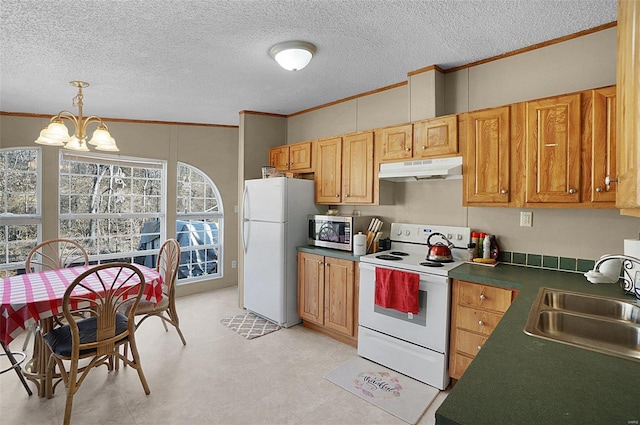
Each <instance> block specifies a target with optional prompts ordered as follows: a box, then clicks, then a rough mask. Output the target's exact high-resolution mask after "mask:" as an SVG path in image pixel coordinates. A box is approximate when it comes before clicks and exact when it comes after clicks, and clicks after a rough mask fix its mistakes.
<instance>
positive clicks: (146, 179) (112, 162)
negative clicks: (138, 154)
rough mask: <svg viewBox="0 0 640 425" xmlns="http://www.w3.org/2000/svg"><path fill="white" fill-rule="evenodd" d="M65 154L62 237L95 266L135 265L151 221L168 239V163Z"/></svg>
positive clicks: (63, 158)
mask: <svg viewBox="0 0 640 425" xmlns="http://www.w3.org/2000/svg"><path fill="white" fill-rule="evenodd" d="M60 155H61V157H60V184H59V187H60V195H59V196H60V214H59V225H60V228H59V235H60V237H61V238H68V239H73V240H76V241H78V242H80V243H81V244H82V245H83V246H84V247H85V249H86V250H87V253H88V254H89V257H90V260H91V262H92V263H93V262H98V263H102V262H109V261H126V262H132V261H133V260H134V259H135V257H138V256H139V255H140V251H139V249H142V250H145V247H146V245H144V244H143V243H142V242H143V240H142V234H143V229H144V226H145V223H146V222H149V221H155V222H157V223H158V226H159V229H162V231H159V233H162V234H163V235H164V220H165V218H164V212H165V205H166V201H165V193H166V191H165V190H164V189H165V168H166V166H165V163H164V162H162V161H151V160H141V159H126V158H121V157H111V156H107V155H104V156H102V155H101V156H98V155H95V156H89V155H87V156H84V155H82V154H77V153H66V152H61V154H60ZM162 239H163V240H164V238H162ZM150 250H152V251H153V249H152V248H150ZM155 252H157V249H156V250H155ZM153 266H155V263H154V264H153Z"/></svg>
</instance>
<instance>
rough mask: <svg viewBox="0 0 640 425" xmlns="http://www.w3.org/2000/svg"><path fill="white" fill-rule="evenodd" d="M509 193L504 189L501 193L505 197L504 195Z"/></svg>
mask: <svg viewBox="0 0 640 425" xmlns="http://www.w3.org/2000/svg"><path fill="white" fill-rule="evenodd" d="M507 192H508V190H507V189H502V190H501V191H500V193H502V194H503V195H504V194H506V193H507Z"/></svg>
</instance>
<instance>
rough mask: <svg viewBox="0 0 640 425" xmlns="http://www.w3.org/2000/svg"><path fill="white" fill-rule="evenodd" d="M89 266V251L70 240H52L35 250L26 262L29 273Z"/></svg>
mask: <svg viewBox="0 0 640 425" xmlns="http://www.w3.org/2000/svg"><path fill="white" fill-rule="evenodd" d="M87 264H89V256H88V255H87V251H85V249H84V248H83V247H82V245H80V244H79V243H78V242H76V241H72V240H70V239H50V240H48V241H44V242H42V243H40V244H38V245H37V246H36V247H35V248H33V249H32V250H31V251H30V252H29V254H27V259H26V260H25V270H26V271H27V273H31V272H39V271H42V270H55V269H64V268H67V267H72V266H86V265H87Z"/></svg>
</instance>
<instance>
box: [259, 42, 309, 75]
mask: <svg viewBox="0 0 640 425" xmlns="http://www.w3.org/2000/svg"><path fill="white" fill-rule="evenodd" d="M315 53H316V46H314V45H313V44H311V43H309V42H306V41H299V40H296V41H285V42H284V43H279V44H276V45H275V46H273V47H272V48H271V49H269V56H271V57H272V58H274V59H275V60H276V62H278V64H279V65H280V66H281V67H283V68H284V69H286V70H288V71H299V70H301V69H302V68H304V67H305V66H307V65H308V64H309V61H311V58H312V57H313V55H314V54H315Z"/></svg>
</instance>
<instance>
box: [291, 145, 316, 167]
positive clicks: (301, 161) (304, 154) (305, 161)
mask: <svg viewBox="0 0 640 425" xmlns="http://www.w3.org/2000/svg"><path fill="white" fill-rule="evenodd" d="M311 152H312V149H311V142H302V143H295V144H293V145H290V146H289V170H290V171H303V170H309V169H311Z"/></svg>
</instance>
